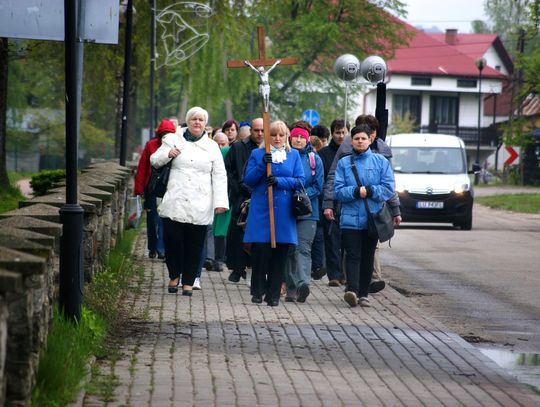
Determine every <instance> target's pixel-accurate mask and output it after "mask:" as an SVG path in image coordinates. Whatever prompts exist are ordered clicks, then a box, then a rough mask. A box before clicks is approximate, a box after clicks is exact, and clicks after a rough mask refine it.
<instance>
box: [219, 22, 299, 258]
mask: <svg viewBox="0 0 540 407" xmlns="http://www.w3.org/2000/svg"><path fill="white" fill-rule="evenodd" d="M257 37H258V44H259V59H254V60H251V61H248V60H243V61H227V67H228V68H246V67H249V68H251V69H252V70H254V71H255V72H257V75H259V93H260V94H261V99H262V111H263V115H262V116H263V126H264V145H265V150H266V152H267V153H270V116H269V114H268V108H269V105H270V83H269V81H268V74H269V73H270V72H271V71H272V70H273V69H274V68H275V67H276V66H277V65H278V64H281V65H294V64H296V63H297V59H296V58H281V59H276V58H268V59H267V58H266V54H265V49H264V28H263V27H257ZM270 65H271V66H270ZM265 66H270V68H269V69H268V70H266V69H265ZM256 67H258V68H256ZM266 175H267V176H270V175H272V164H270V163H268V164H266ZM268 210H269V215H270V244H271V247H272V248H275V247H276V236H275V230H274V196H273V193H272V187H268Z"/></svg>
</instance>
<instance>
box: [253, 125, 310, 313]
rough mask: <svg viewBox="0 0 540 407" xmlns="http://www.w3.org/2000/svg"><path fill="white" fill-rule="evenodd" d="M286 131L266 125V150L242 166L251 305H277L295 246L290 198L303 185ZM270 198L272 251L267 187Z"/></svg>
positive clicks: (296, 241) (296, 240)
mask: <svg viewBox="0 0 540 407" xmlns="http://www.w3.org/2000/svg"><path fill="white" fill-rule="evenodd" d="M288 137H289V129H288V128H287V126H286V125H285V123H283V122H282V121H275V122H273V123H272V124H271V125H270V150H271V152H270V153H268V154H265V150H264V148H256V149H255V150H253V151H252V152H251V156H250V157H249V160H248V162H247V164H246V169H245V171H244V179H243V182H244V184H245V185H247V186H249V187H250V188H252V192H251V202H250V205H249V214H248V218H247V224H246V232H245V235H244V243H251V268H252V273H251V295H252V297H251V301H252V302H253V303H256V304H260V303H261V302H262V301H263V295H264V296H265V298H264V300H265V301H266V302H267V304H268V305H270V306H277V305H279V297H280V291H281V283H282V282H283V279H284V270H285V261H286V259H287V252H288V250H289V247H290V246H291V245H296V244H298V238H297V235H296V219H295V217H294V214H293V211H292V195H293V193H294V191H295V190H296V189H299V188H301V187H302V185H303V184H304V170H303V169H302V163H301V161H300V155H299V154H298V151H296V150H291V148H290V147H289V144H288ZM267 163H271V164H272V175H271V176H269V177H267V176H266V164H267ZM269 186H271V187H272V190H273V198H274V225H275V228H274V229H275V236H276V248H275V249H272V248H271V246H270V220H269V219H270V216H269V211H268V192H267V191H268V187H269Z"/></svg>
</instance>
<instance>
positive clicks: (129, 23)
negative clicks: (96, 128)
mask: <svg viewBox="0 0 540 407" xmlns="http://www.w3.org/2000/svg"><path fill="white" fill-rule="evenodd" d="M125 20H126V31H125V46H124V89H123V91H124V92H123V97H122V132H121V136H120V165H126V155H127V138H128V131H127V129H128V115H129V87H130V86H131V57H132V50H131V33H132V31H133V0H127V4H126V10H125Z"/></svg>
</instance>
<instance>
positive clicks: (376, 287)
mask: <svg viewBox="0 0 540 407" xmlns="http://www.w3.org/2000/svg"><path fill="white" fill-rule="evenodd" d="M384 287H386V283H385V282H384V280H375V281H372V282H371V284H370V285H369V293H370V294H375V293H378V292H379V291H382V290H384Z"/></svg>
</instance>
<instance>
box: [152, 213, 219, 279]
mask: <svg viewBox="0 0 540 407" xmlns="http://www.w3.org/2000/svg"><path fill="white" fill-rule="evenodd" d="M207 228H208V226H206V225H194V224H192V223H181V222H175V221H173V220H171V219H168V218H163V240H164V242H165V253H166V256H165V263H166V264H167V269H168V270H169V278H170V279H171V280H172V279H175V278H178V277H180V276H182V285H193V282H194V281H195V276H196V275H197V271H198V269H199V264H200V262H201V256H202V252H203V248H204V241H205V239H206V229H207Z"/></svg>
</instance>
